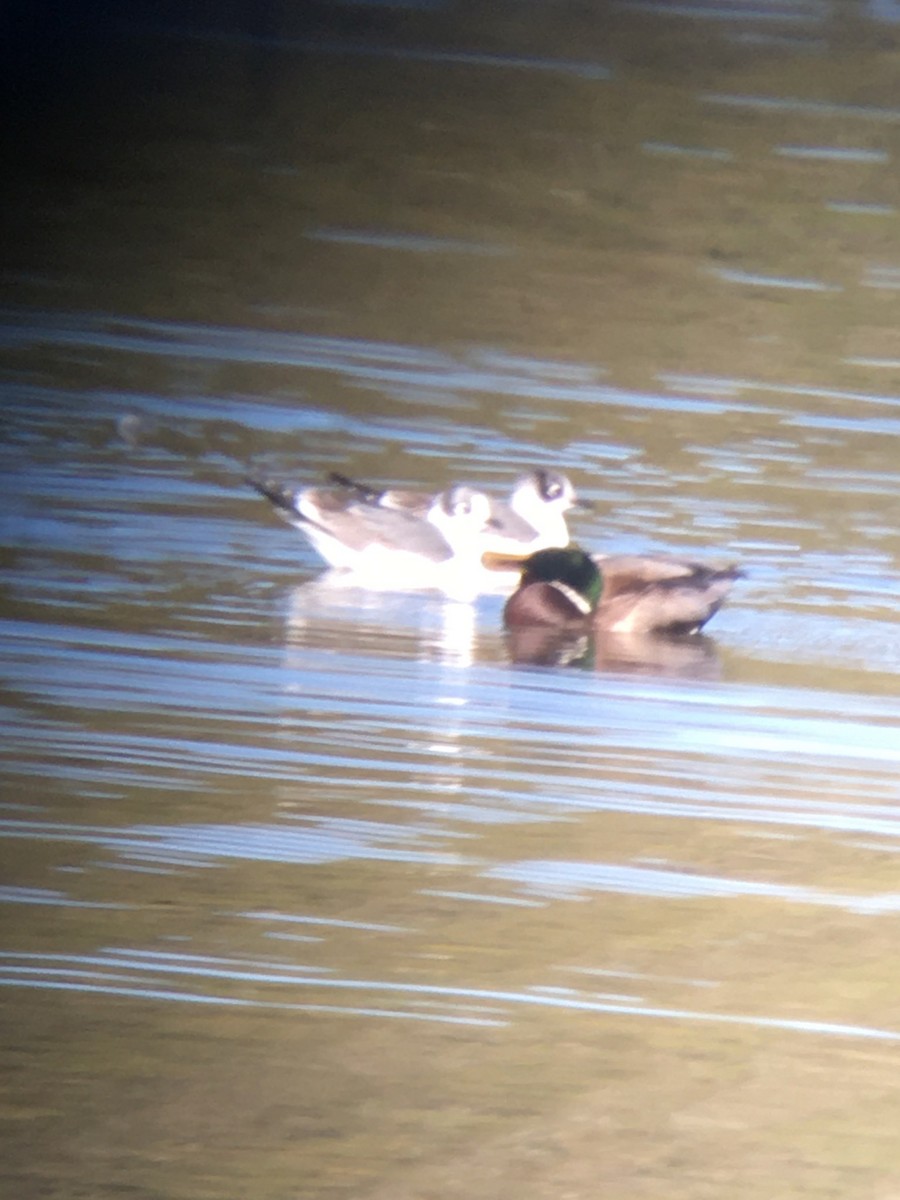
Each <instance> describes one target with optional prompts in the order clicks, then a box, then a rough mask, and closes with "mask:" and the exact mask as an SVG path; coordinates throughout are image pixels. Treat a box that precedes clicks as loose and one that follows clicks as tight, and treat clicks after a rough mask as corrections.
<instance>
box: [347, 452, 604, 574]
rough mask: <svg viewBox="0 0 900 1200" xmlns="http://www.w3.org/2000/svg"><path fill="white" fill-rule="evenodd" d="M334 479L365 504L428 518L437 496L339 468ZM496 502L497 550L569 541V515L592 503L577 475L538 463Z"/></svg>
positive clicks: (523, 550) (493, 538)
mask: <svg viewBox="0 0 900 1200" xmlns="http://www.w3.org/2000/svg"><path fill="white" fill-rule="evenodd" d="M328 479H329V481H330V482H331V483H332V484H335V485H336V486H337V487H339V488H343V489H344V490H345V492H347V493H348V494H351V495H353V496H354V497H355V498H356V499H357V500H359V501H360V502H362V503H364V504H375V505H377V506H378V507H379V508H389V509H396V510H398V511H400V512H406V513H410V514H411V515H413V516H416V517H425V516H427V513H428V511H429V509H430V508H431V506H432V504H433V503H434V500H435V497H434V496H433V495H432V494H431V493H430V492H414V491H404V490H402V489H399V488H386V489H384V490H383V491H382V490H379V489H378V488H376V487H372V486H371V485H369V484H366V483H360V482H359V481H358V480H355V479H350V478H349V477H348V476H346V475H342V474H341V473H340V472H339V471H331V472H329V475H328ZM490 501H491V514H490V515H491V525H490V528H489V529H488V530H487V531H486V532H485V537H484V549H485V550H491V551H496V552H497V553H511V554H516V553H519V554H527V553H529V552H530V551H533V550H540V549H541V548H542V547H544V546H567V545H568V544H569V530H568V526H567V525H566V516H565V514H566V513H567V512H568V511H569V509H571V508H590V507H591V504H590V502H589V501H586V500H580V499H579V498H578V497H577V496H576V494H575V489H574V487H573V486H572V483H571V480H569V479H568V478H567V476H565V475H563V474H562V473H561V472H559V471H550V470H547V469H546V468H544V467H538V468H536V469H535V470H533V471H529V472H528V474H527V475H523V476H522V477H521V478H520V479H519V480H517V481H516V483H515V485H514V486H513V489H512V492H511V493H510V497H509V500H508V501H504V500H497V499H495V498H494V497H493V496H491V497H490Z"/></svg>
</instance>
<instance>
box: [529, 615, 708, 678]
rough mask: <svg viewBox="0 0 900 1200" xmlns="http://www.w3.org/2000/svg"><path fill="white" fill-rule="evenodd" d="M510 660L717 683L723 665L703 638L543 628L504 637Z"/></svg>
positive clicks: (616, 673)
mask: <svg viewBox="0 0 900 1200" xmlns="http://www.w3.org/2000/svg"><path fill="white" fill-rule="evenodd" d="M506 645H507V650H508V652H509V657H510V660H511V661H512V662H514V663H516V664H518V665H522V666H524V665H528V666H535V667H580V668H582V669H584V670H586V671H601V672H606V673H609V674H611V675H646V676H655V677H658V678H666V679H694V680H703V679H707V680H716V679H719V678H720V677H721V674H722V664H721V660H720V658H719V653H718V650H717V649H716V644H715V642H714V641H713V640H712V639H711V638H708V637H706V636H704V635H703V634H681V635H678V634H628V633H602V632H601V633H596V632H594V631H593V630H592V631H591V632H589V633H573V632H572V631H571V630H565V629H556V628H552V627H550V626H547V625H523V626H519V627H518V628H514V629H508V630H507V631H506Z"/></svg>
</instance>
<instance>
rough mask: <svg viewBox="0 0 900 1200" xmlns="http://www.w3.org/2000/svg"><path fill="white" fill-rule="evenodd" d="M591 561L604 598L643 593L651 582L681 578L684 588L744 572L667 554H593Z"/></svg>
mask: <svg viewBox="0 0 900 1200" xmlns="http://www.w3.org/2000/svg"><path fill="white" fill-rule="evenodd" d="M594 561H595V562H596V564H597V566H598V567H599V568H600V574H601V575H602V577H603V599H604V601H605V600H611V599H612V598H613V597H614V596H618V595H622V594H625V593H634V592H642V591H644V589H645V588H647V587H648V586H649V585H652V584H670V583H672V582H673V581H681V582H682V583H684V584H685V585H686V586H687V587H691V588H701V589H702V588H704V587H706V586H707V585H708V584H709V583H712V582H713V581H715V580H716V579H718V578H719V577H721V576H727V577H728V578H729V579H731V580H735V579H737V578H739V577H740V576H741V575H742V574H743V572H742V571H741V570H740V568H739V567H737V566H728V567H710V566H707V565H705V564H704V563H695V562H686V561H685V560H684V559H681V558H671V557H669V556H668V555H666V554H648V555H644V554H595V555H594Z"/></svg>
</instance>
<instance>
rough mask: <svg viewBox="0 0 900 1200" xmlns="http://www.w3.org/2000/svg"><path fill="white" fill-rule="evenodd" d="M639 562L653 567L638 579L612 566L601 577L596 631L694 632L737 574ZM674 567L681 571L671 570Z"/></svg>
mask: <svg viewBox="0 0 900 1200" xmlns="http://www.w3.org/2000/svg"><path fill="white" fill-rule="evenodd" d="M640 561H641V562H642V563H644V564H648V563H652V565H647V566H645V571H644V573H643V575H642V574H641V572H640V571H637V572H635V571H634V570H633V569H629V570H627V571H626V570H624V569H622V570H621V571H619V572H617V571H616V570H615V569H614V568H608V574H606V573H604V582H603V592H602V594H601V597H600V604H599V605H598V606H597V610H596V614H595V622H596V624H597V626H598V627H599V628H601V629H607V630H610V631H613V632H616V633H639V634H644V633H695V632H696V631H697V630H698V629H702V628H703V626H704V625H705V624H706V622H707V621H708V620H709V619H710V617H712V616H713V615H714V614H715V613H717V612H718V610H719V609H720V608H721V606H722V604H723V602H724V600H725V597H726V596H727V595H728V593H729V592H730V591H731V588H732V585H733V584H734V581H735V579H737V578H739V576H740V575H741V574H742V572H741V571H740V570H739V569H738V568H737V567H725V568H716V567H707V566H703V565H702V564H699V563H680V564H676V563H674V562H673V563H671V564H670V568H671V569H669V570H668V571H666V570H665V569H664V567H663V566H662V565H661V564H660V562H659V560H656V561H655V562H653V560H647V559H643V560H640ZM676 565H679V566H680V567H681V568H682V569H681V570H676V569H675V567H676ZM601 571H604V567H603V564H601Z"/></svg>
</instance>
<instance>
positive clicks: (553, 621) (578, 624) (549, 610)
mask: <svg viewBox="0 0 900 1200" xmlns="http://www.w3.org/2000/svg"><path fill="white" fill-rule="evenodd" d="M485 562H486V565H488V566H490V567H492V568H494V569H498V570H508V569H509V568H510V566H511V561H510V559H509V558H508V557H507V556H503V555H490V556H486V558H485ZM520 567H521V578H520V581H519V586H518V587H517V588H516V590H515V592H513V594H512V595H511V596H510V598H509V599H508V600H507V602H506V607H505V608H504V610H503V620H504V624H505V625H506V627H507V628H508V629H522V628H525V627H529V626H543V627H549V628H554V629H560V630H569V631H571V632H573V633H578V632H579V631H582V632H583V631H587V630H602V631H604V632H607V633H627V634H649V633H652V634H659V633H665V634H685V633H696V632H697V631H698V630H699V629H702V628H703V626H704V625H705V624H706V622H707V621H708V620H709V619H710V617H711V616H713V614H714V613H716V612H717V611H718V609H719V608H720V607H721V605H722V603H723V601H724V600H725V597H726V596H727V595H728V592H729V591H730V590H731V585H732V584H733V583H734V581H735V579H737V578H738V577H739V576H740V575H741V574H742V572H741V571H740V570H739V568H737V567H735V566H729V567H723V568H717V567H707V566H703V565H701V564H700V563H692V562H683V561H680V560H679V559H675V558H667V557H664V556H651V557H641V556H638V555H630V554H622V555H617V554H614V555H606V556H598V557H597V558H592V557H591V555H589V554H586V553H585V552H584V550H581V549H580V548H579V547H578V546H567V547H563V548H551V549H546V550H538V551H537V552H536V553H535V554H532V555H530V556H529V557H528V558H526V559H524V560H523V561H522V562H521V564H520Z"/></svg>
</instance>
